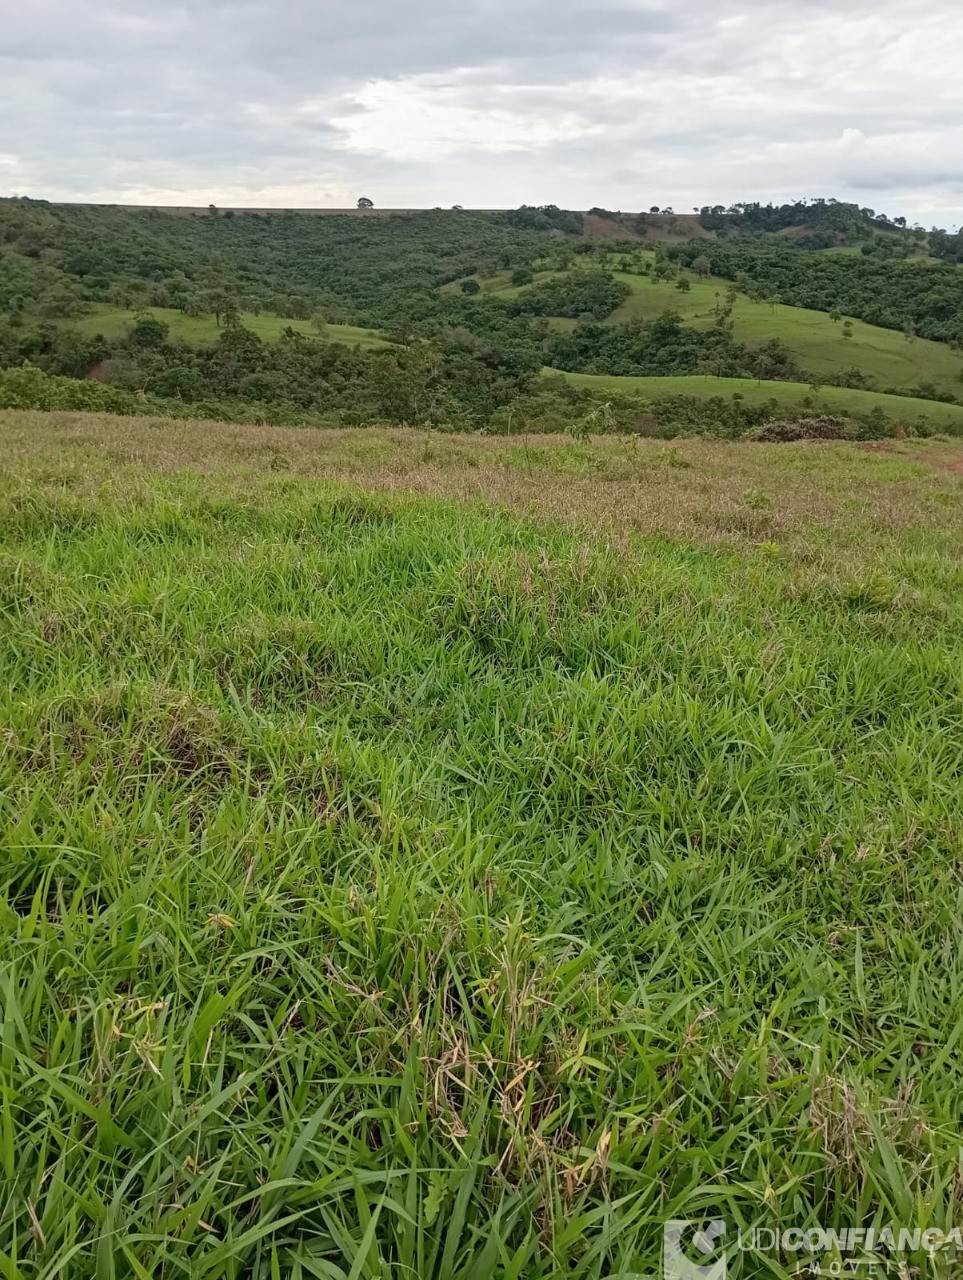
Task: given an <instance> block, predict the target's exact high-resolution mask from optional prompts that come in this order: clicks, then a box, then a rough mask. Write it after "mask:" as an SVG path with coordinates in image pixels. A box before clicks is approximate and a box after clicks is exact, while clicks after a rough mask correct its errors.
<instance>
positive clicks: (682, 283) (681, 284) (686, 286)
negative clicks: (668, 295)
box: [675, 276, 692, 293]
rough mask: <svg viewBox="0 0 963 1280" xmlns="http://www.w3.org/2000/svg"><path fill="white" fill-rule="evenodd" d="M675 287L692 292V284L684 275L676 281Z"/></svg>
mask: <svg viewBox="0 0 963 1280" xmlns="http://www.w3.org/2000/svg"><path fill="white" fill-rule="evenodd" d="M675 287H676V288H677V289H678V290H679V292H680V293H691V292H692V285H691V284H690V283H689V281H688V280H687V279H686V278H685V276H682V277H681V278H680V279H679V280H677V281H676V282H675Z"/></svg>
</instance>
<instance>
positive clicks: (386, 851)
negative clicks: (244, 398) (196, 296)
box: [0, 412, 963, 1280]
mask: <svg viewBox="0 0 963 1280" xmlns="http://www.w3.org/2000/svg"><path fill="white" fill-rule="evenodd" d="M0 438H2V442H3V457H4V464H3V468H2V472H0V544H2V545H0V584H2V586H0V599H2V614H0V618H2V625H3V629H4V637H3V647H2V650H0V653H2V663H3V671H2V676H3V679H2V681H0V689H2V690H3V692H2V694H0V735H2V738H0V740H2V744H3V776H2V785H0V815H2V828H3V840H4V856H3V859H2V861H0V922H2V930H0V1091H2V1099H3V1106H2V1119H0V1189H2V1195H0V1274H2V1275H3V1276H4V1278H5V1280H7V1278H9V1280H20V1278H21V1277H22V1278H23V1280H27V1278H29V1280H41V1278H43V1280H53V1277H59V1278H61V1280H87V1278H88V1277H91V1276H97V1277H105V1278H106V1277H127V1276H131V1277H138V1278H141V1280H146V1278H147V1277H175V1276H183V1277H186V1276H190V1277H191V1278H192V1280H205V1278H207V1280H223V1278H224V1277H232V1278H234V1280H241V1278H242V1277H243V1278H244V1280H262V1278H263V1280H279V1278H280V1277H292V1278H298V1280H302V1278H304V1277H325V1278H330V1280H361V1278H365V1280H374V1278H375V1277H378V1278H382V1277H383V1278H387V1277H398V1278H400V1277H403V1276H404V1277H416V1276H417V1277H419V1278H433V1280H470V1278H477V1280H481V1278H482V1277H486V1278H487V1277H499V1278H500V1280H510V1278H523V1277H524V1278H526V1280H528V1278H530V1280H543V1278H544V1280H548V1278H549V1277H557V1276H560V1275H566V1276H569V1277H573V1278H575V1280H589V1278H591V1280H601V1278H602V1277H610V1276H617V1275H623V1276H625V1275H629V1274H645V1275H652V1274H655V1273H656V1272H657V1269H658V1266H659V1249H660V1246H661V1232H662V1224H663V1223H664V1222H665V1220H666V1219H668V1218H699V1219H702V1218H708V1217H716V1216H718V1217H723V1218H725V1219H726V1220H727V1221H728V1222H729V1223H730V1224H731V1225H732V1228H733V1229H734V1228H735V1226H736V1225H741V1226H748V1225H753V1224H755V1225H761V1226H777V1225H779V1226H784V1227H785V1226H790V1225H801V1226H804V1227H808V1226H812V1225H815V1224H824V1225H827V1226H837V1227H842V1226H851V1225H861V1226H865V1225H870V1224H873V1223H875V1224H877V1225H879V1224H881V1223H889V1222H898V1223H907V1224H911V1225H912V1224H917V1225H921V1226H930V1225H933V1226H941V1227H948V1226H949V1225H951V1224H952V1223H953V1222H958V1221H959V1220H960V1219H959V1208H960V1206H959V1197H960V1190H961V1188H960V1180H959V1165H958V1160H959V1126H960V1118H961V1117H960V1108H961V1101H960V1100H961V1098H963V1061H961V1045H960V1038H961V1034H963V1022H961V1009H963V923H961V921H963V911H961V906H963V903H961V891H960V879H959V857H960V847H961V841H963V794H961V771H963V700H961V671H963V640H961V637H963V567H961V561H960V548H961V546H963V504H961V501H960V499H961V496H963V476H961V475H960V473H959V471H958V469H956V468H957V465H958V463H959V462H960V459H961V457H963V451H961V448H960V445H959V444H957V443H947V442H935V441H929V442H920V441H912V442H904V443H892V444H886V445H880V446H877V447H875V448H872V449H868V448H867V449H863V448H859V447H856V446H853V445H843V444H840V445H824V446H812V445H809V446H794V445H788V446H778V445H771V446H763V445H753V444H750V443H738V444H720V443H713V442H709V441H705V440H685V441H679V442H674V443H672V444H671V445H667V444H666V442H664V441H638V440H631V439H615V438H606V439H602V440H595V441H587V442H573V441H571V440H564V439H553V438H545V437H539V438H533V439H525V438H521V439H518V438H515V439H511V440H502V439H496V438H491V437H483V436H477V435H464V436H450V435H439V434H435V433H429V432H416V431H407V430H398V431H383V430H369V431H341V432H337V431H331V432H324V431H311V430H285V429H281V428H243V427H238V426H232V425H229V424H217V423H185V422H170V421H166V420H165V421H160V420H146V419H116V418H108V417H97V416H93V415H89V416H85V415H81V414H47V415H44V414H35V413H13V412H6V413H3V414H0ZM908 1261H910V1262H912V1263H913V1264H914V1265H918V1266H920V1267H921V1268H922V1269H923V1272H924V1274H929V1273H930V1272H929V1268H931V1265H932V1264H931V1262H930V1261H928V1260H927V1258H926V1257H922V1256H921V1257H918V1258H913V1259H909V1260H908ZM739 1265H740V1266H741V1267H742V1268H743V1272H742V1273H743V1274H768V1275H774V1276H775V1275H780V1276H782V1275H785V1274H786V1270H785V1266H786V1265H788V1264H786V1261H785V1259H782V1258H779V1257H771V1256H768V1255H761V1256H758V1257H757V1256H752V1255H746V1256H745V1257H743V1258H741V1259H740V1260H739ZM735 1274H737V1275H738V1274H739V1272H738V1271H737V1272H735Z"/></svg>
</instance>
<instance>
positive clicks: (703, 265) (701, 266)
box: [692, 253, 712, 279]
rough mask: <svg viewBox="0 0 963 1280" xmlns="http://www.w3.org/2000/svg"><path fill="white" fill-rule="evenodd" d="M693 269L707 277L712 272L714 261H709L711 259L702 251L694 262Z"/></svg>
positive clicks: (698, 274)
mask: <svg viewBox="0 0 963 1280" xmlns="http://www.w3.org/2000/svg"><path fill="white" fill-rule="evenodd" d="M692 270H693V271H694V272H695V273H696V275H697V276H700V277H702V279H705V277H706V276H708V275H711V274H712V263H711V262H710V261H709V259H708V258H707V257H706V255H705V254H704V253H700V254H699V256H698V258H696V260H695V261H694V262H693V264H692Z"/></svg>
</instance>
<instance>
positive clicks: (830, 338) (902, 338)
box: [449, 252, 963, 399]
mask: <svg viewBox="0 0 963 1280" xmlns="http://www.w3.org/2000/svg"><path fill="white" fill-rule="evenodd" d="M654 264H655V255H654V254H651V253H647V252H640V253H637V254H634V255H632V257H631V258H628V257H625V256H618V255H613V257H612V258H611V259H610V260H609V261H608V262H607V264H606V265H607V266H608V267H610V268H611V269H612V270H613V272H614V274H615V276H616V278H617V279H618V280H620V281H621V282H623V283H624V284H625V285H627V287H628V288H629V290H630V291H631V292H630V296H629V297H627V298H626V299H625V301H624V302H622V303H621V304H620V305H619V306H618V307H617V308H616V309H615V310H614V311H613V312H612V313H611V314H610V315H609V316H608V318H607V320H606V323H607V324H610V325H622V324H626V323H628V322H630V321H632V320H642V321H644V322H645V323H651V322H652V321H654V320H656V319H658V317H659V316H661V315H664V314H665V313H666V312H667V311H671V312H674V313H676V314H677V315H679V316H681V317H682V319H683V320H684V321H685V323H686V324H688V325H692V326H693V327H694V328H700V329H711V328H712V327H713V325H714V324H715V323H716V321H717V319H718V316H719V311H720V307H721V306H723V305H724V304H725V298H724V295H725V291H726V288H727V286H728V282H727V281H725V280H720V279H718V278H712V277H710V278H707V279H702V278H700V277H698V276H697V275H695V274H694V273H693V272H692V271H686V270H684V269H683V270H682V271H681V272H680V273H678V275H677V277H676V278H673V279H670V280H660V279H658V278H657V277H656V276H654V275H652V274H651V269H652V267H653V265H654ZM646 270H647V272H648V273H644V272H645V271H646ZM557 278H558V277H557V274H556V273H554V272H552V271H544V272H537V273H536V274H535V276H534V283H535V284H536V285H537V284H540V283H545V282H547V281H549V280H552V279H557ZM679 279H683V280H685V281H686V283H687V285H688V289H687V291H685V292H680V290H679V288H678V283H679ZM479 283H480V285H481V289H482V294H483V296H486V297H491V298H493V299H500V300H503V301H507V300H512V299H517V298H518V297H520V296H521V295H522V294H523V293H524V291H525V289H526V288H528V287H529V286H518V285H513V284H512V283H511V280H510V275H509V273H507V272H502V273H499V274H498V275H496V276H494V277H492V278H490V279H488V280H484V281H480V282H479ZM453 287H454V286H449V288H453ZM731 320H732V332H733V336H734V337H735V338H736V339H737V340H739V341H741V342H747V343H753V344H762V343H764V342H768V341H770V340H771V339H773V338H775V339H777V340H778V341H780V342H782V343H785V345H786V346H787V347H788V348H789V350H790V351H791V352H792V353H793V355H794V356H795V357H796V358H797V359H798V361H799V363H800V365H801V366H802V367H803V368H804V369H806V370H807V371H808V372H809V373H812V374H815V375H827V376H832V375H833V374H838V373H840V372H841V371H843V370H849V369H856V370H858V371H859V372H860V373H861V374H863V375H864V376H865V378H866V379H868V380H870V385H871V386H874V387H876V388H878V389H879V390H889V389H895V390H897V391H907V392H909V391H912V390H913V389H914V388H916V387H918V386H919V385H920V384H921V383H923V384H927V383H928V384H930V386H931V387H933V388H935V389H936V390H937V391H938V392H941V393H945V394H948V395H952V396H954V397H955V396H959V397H960V398H961V399H963V354H961V353H960V352H959V351H955V350H953V349H952V348H950V347H949V346H948V345H947V344H945V343H941V342H932V341H929V340H927V339H925V338H919V337H916V336H915V335H909V336H908V335H907V334H905V333H903V332H896V331H894V330H892V329H883V328H881V327H880V326H878V325H870V324H865V323H864V322H863V321H860V320H854V319H852V318H850V317H843V316H842V315H840V317H839V318H838V319H835V320H834V319H832V318H831V317H830V315H829V314H828V313H827V312H825V311H812V310H808V309H806V308H803V307H792V306H787V305H786V304H785V303H777V302H771V301H764V300H763V299H761V298H754V299H753V298H749V297H747V296H746V295H745V294H742V293H740V294H737V296H736V297H735V298H734V299H733V300H732V306H731ZM846 321H848V323H846ZM573 324H574V321H572V320H563V319H561V318H554V319H553V327H556V328H570V327H571V326H572V325H573Z"/></svg>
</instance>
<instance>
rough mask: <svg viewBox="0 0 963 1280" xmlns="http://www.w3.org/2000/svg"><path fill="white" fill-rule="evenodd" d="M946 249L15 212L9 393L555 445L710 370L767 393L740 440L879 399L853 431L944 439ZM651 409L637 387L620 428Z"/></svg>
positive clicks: (327, 215) (541, 210)
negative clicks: (509, 428) (442, 430)
mask: <svg viewBox="0 0 963 1280" xmlns="http://www.w3.org/2000/svg"><path fill="white" fill-rule="evenodd" d="M871 215H872V216H871ZM646 240H649V241H650V242H651V243H652V245H653V246H654V247H647V245H646ZM955 252H956V249H955V241H954V240H953V238H952V237H945V236H944V237H943V238H942V239H941V238H940V235H939V234H938V233H934V234H933V235H931V236H930V237H928V238H924V239H923V240H921V239H920V237H919V236H918V235H917V234H916V232H915V231H912V230H911V229H906V228H903V227H900V226H899V225H897V224H896V223H893V222H890V221H888V220H885V219H883V218H882V216H881V215H875V214H872V211H865V210H858V209H856V208H855V207H854V206H848V205H838V204H835V203H834V202H819V201H816V202H809V203H800V204H797V205H792V206H778V207H777V206H755V205H744V206H743V205H740V206H734V207H732V208H730V209H727V210H720V209H719V208H718V207H716V206H713V207H706V208H704V209H702V210H700V211H699V212H698V213H693V214H685V215H683V214H675V213H673V212H672V211H671V210H666V209H661V210H658V211H650V212H649V213H646V214H626V213H610V212H607V211H605V210H601V209H593V210H590V211H589V212H587V213H584V214H583V213H576V212H572V211H569V210H563V209H559V208H557V207H555V206H553V205H545V206H539V207H532V206H521V207H520V208H518V209H515V210H501V211H499V210H489V211H474V212H473V211H470V210H457V209H453V210H430V211H421V212H418V211H406V212H399V211H390V210H377V211H362V210H353V211H352V210H348V211H336V210H328V211H325V210H314V211H306V212H304V213H298V212H293V211H273V212H269V211H241V210H217V209H209V210H206V211H197V210H189V209H182V210H173V211H167V210H156V209H140V210H138V209H129V208H126V209H125V208H120V207H109V208H103V207H94V206H69V205H49V204H46V203H44V202H40V201H30V200H23V199H20V200H7V201H0V382H2V383H3V386H2V387H0V401H2V402H3V403H6V404H10V405H22V404H25V403H29V395H28V393H29V391H30V388H34V389H35V390H36V394H37V397H38V399H37V403H38V404H40V403H43V404H47V405H60V406H61V407H69V406H70V405H72V404H74V405H76V406H77V407H84V406H87V407H96V403H97V401H96V396H95V395H94V394H93V393H88V392H86V391H85V392H83V393H81V392H79V391H78V392H77V393H76V394H75V395H74V396H73V397H72V396H71V394H70V393H69V390H65V389H64V388H63V387H62V386H61V385H60V384H55V383H49V384H43V383H42V382H38V381H37V380H36V378H33V376H32V375H30V376H28V377H23V376H20V374H19V373H17V372H16V371H17V370H18V369H19V368H20V366H23V365H28V366H31V367H32V368H33V369H35V370H39V371H40V373H41V374H43V375H47V376H48V377H50V378H53V379H65V378H66V379H76V380H80V381H83V380H86V379H89V378H91V377H93V378H96V379H97V380H98V381H99V382H101V383H105V384H108V386H109V387H110V388H113V389H115V390H116V394H112V395H108V396H105V400H104V407H106V408H112V409H116V408H118V407H120V406H121V405H123V404H131V405H132V406H133V407H134V409H135V410H136V411H138V412H140V411H141V408H140V407H139V406H138V401H137V399H136V397H146V398H147V405H146V407H147V408H148V409H151V410H153V411H156V412H163V413H165V414H167V415H168V416H172V417H180V416H184V415H185V414H189V413H190V412H191V409H192V407H193V410H194V411H195V412H196V413H197V414H201V415H208V416H228V417H234V418H238V419H243V420H245V421H247V420H252V421H274V422H279V423H292V424H294V423H305V424H308V423H318V424H320V423H324V422H326V423H330V424H332V425H336V424H342V425H351V424H360V423H363V422H402V423H411V422H415V423H423V424H431V425H434V426H438V427H451V428H454V429H487V430H500V429H502V425H503V422H504V421H505V420H507V419H511V420H517V419H519V418H523V419H524V421H525V422H526V424H527V425H528V426H530V427H531V428H533V429H544V430H557V429H558V428H559V427H560V426H563V425H564V424H565V422H566V420H568V422H569V424H570V425H572V427H573V429H575V426H576V424H577V422H578V421H579V420H581V418H582V417H585V416H586V415H589V416H591V415H593V414H595V416H596V417H597V410H598V408H599V403H600V402H599V399H598V397H599V396H601V395H606V396H612V395H616V396H622V395H623V393H626V392H632V389H633V388H638V387H643V386H644V387H645V389H646V394H647V395H648V396H649V398H650V403H649V406H648V410H647V411H648V412H649V416H650V417H654V418H655V420H656V423H657V428H659V427H664V428H665V430H667V431H669V432H671V433H673V434H674V433H676V432H677V431H678V430H679V429H680V428H681V426H682V424H683V418H681V417H680V416H679V414H678V413H677V409H676V408H672V409H671V410H670V409H667V408H666V407H665V405H666V402H667V401H668V400H669V399H670V398H677V395H678V387H679V385H680V384H679V382H678V380H679V379H696V380H698V379H701V378H704V377H705V376H706V375H707V374H711V375H714V376H715V377H719V378H723V379H737V380H740V379H741V380H745V381H746V382H747V383H748V384H755V383H757V382H759V381H763V382H765V383H767V384H770V385H771V391H770V392H769V393H768V394H766V393H765V392H753V393H751V394H748V393H747V394H746V395H745V396H744V397H743V399H742V401H741V403H742V409H741V410H740V411H739V413H738V414H737V415H736V419H735V420H731V421H728V422H727V423H726V425H725V427H724V430H725V432H726V433H727V434H732V433H733V432H738V431H739V430H743V431H744V430H749V429H751V428H752V427H754V426H755V425H758V421H759V413H760V412H761V413H762V414H763V415H765V414H766V413H770V412H772V413H774V412H777V411H778V412H780V413H782V412H785V413H789V414H792V413H802V412H805V411H807V407H808V406H809V405H811V403H812V402H813V397H814V396H815V397H817V399H818V397H820V395H822V396H823V398H822V399H821V400H818V402H819V403H831V404H833V405H834V406H844V405H845V406H849V411H851V412H852V413H854V414H859V413H861V412H862V409H865V408H866V407H867V406H872V408H871V409H867V410H866V412H867V413H869V414H870V415H871V416H870V417H863V418H861V419H860V420H859V421H857V422H856V423H855V424H854V427H853V432H854V434H866V433H867V432H875V433H879V432H883V433H885V432H887V431H890V432H892V431H901V430H905V429H906V428H910V429H913V430H924V431H925V430H932V429H936V427H937V426H939V429H953V425H954V424H955V423H956V422H957V421H958V415H956V414H955V413H954V412H952V406H953V405H955V404H956V403H957V402H963V379H961V372H963V359H961V357H960V354H959V351H958V350H957V349H956V348H957V347H958V346H959V343H960V342H961V341H963V271H961V270H960V268H959V267H958V266H957V265H956V264H955V259H954V254H955ZM927 253H929V254H930V256H929V257H927V256H926V254H927ZM844 303H845V304H846V305H845V306H843V304H844ZM673 316H677V317H678V318H679V319H678V320H675V319H673ZM544 366H550V367H552V368H555V369H557V370H560V371H561V372H564V373H568V374H573V375H586V376H590V377H591V378H596V379H598V378H601V379H608V380H611V379H619V380H620V381H618V382H612V381H609V382H608V383H604V384H603V383H598V382H592V381H590V380H588V381H586V380H583V381H582V382H581V383H580V384H579V385H580V387H581V390H580V391H578V393H577V391H576V384H575V383H570V384H569V386H570V391H569V394H568V396H567V397H566V396H565V395H563V394H562V393H561V392H560V391H559V389H558V388H557V387H553V386H551V385H549V384H546V383H545V382H544V381H543V380H540V379H539V378H538V377H537V375H538V372H539V370H540V369H541V368H542V367H544ZM4 369H6V370H9V371H10V373H9V374H8V375H6V374H4V373H3V370H4ZM652 378H660V379H664V380H665V382H664V383H663V385H662V387H660V388H652V389H651V390H650V387H651V384H650V382H649V381H648V380H650V379H652ZM623 379H632V380H633V381H632V382H626V381H621V380H623ZM638 379H642V380H643V382H638V381H637V380H638ZM682 385H686V386H687V387H688V390H687V391H686V393H685V394H686V395H687V396H689V397H690V398H691V400H692V401H693V406H694V407H692V408H691V411H690V412H689V413H688V415H687V417H686V418H685V419H684V420H685V422H687V423H688V428H687V429H692V430H711V429H712V427H711V423H710V422H708V421H707V420H706V418H705V417H704V416H700V410H699V409H698V405H700V404H703V403H704V401H705V396H704V395H703V393H702V391H701V390H700V387H699V384H698V382H695V381H694V382H690V383H687V384H682ZM733 385H736V384H733ZM603 386H604V388H605V389H604V390H603ZM828 387H833V388H835V389H836V390H834V391H833V392H832V393H830V392H828V391H826V392H825V393H823V390H822V389H823V388H828ZM787 388H789V389H790V390H787ZM797 389H798V394H797ZM850 390H853V391H855V390H861V391H864V392H867V393H870V392H871V393H874V394H873V395H872V396H871V397H868V396H864V397H859V396H855V395H852V396H851V395H847V394H843V393H844V392H846V391H850ZM836 391H838V392H839V394H836ZM889 393H900V395H901V396H905V397H906V398H905V401H904V402H900V400H897V399H894V398H884V397H886V396H888V395H889ZM790 394H791V395H792V396H793V397H796V399H795V401H793V402H790V401H789V399H788V398H787V397H788V396H789V395H790ZM25 396H26V397H28V398H27V400H26V401H25V399H24V397H25ZM125 397H127V399H125ZM130 397H135V399H130ZM827 397H828V398H827ZM920 400H925V401H928V402H931V403H932V404H933V405H934V406H936V407H934V408H932V409H926V408H925V406H924V408H923V409H921V408H920V406H919V404H918V403H917V402H918V401H920ZM946 406H950V408H947V407H946ZM750 409H752V412H750ZM639 413H640V404H639V402H638V396H637V395H635V394H634V392H633V393H632V394H630V395H628V397H627V399H626V402H625V403H621V402H620V403H619V404H618V405H616V406H615V407H614V408H612V407H611V405H610V406H609V408H607V409H606V415H607V417H606V420H607V421H609V422H612V423H615V424H616V425H621V426H622V427H629V426H631V424H632V421H633V420H634V419H638V417H639ZM667 414H668V415H669V416H668V417H667V416H666V415H667ZM613 415H614V416H613ZM670 418H671V421H670V420H669V419H670ZM594 420H595V419H594V418H593V421H594ZM720 429H723V428H721V427H720Z"/></svg>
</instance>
